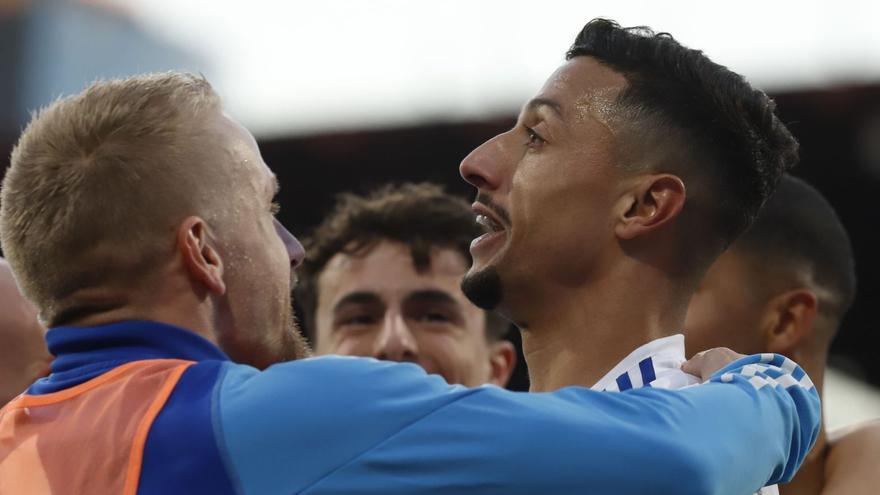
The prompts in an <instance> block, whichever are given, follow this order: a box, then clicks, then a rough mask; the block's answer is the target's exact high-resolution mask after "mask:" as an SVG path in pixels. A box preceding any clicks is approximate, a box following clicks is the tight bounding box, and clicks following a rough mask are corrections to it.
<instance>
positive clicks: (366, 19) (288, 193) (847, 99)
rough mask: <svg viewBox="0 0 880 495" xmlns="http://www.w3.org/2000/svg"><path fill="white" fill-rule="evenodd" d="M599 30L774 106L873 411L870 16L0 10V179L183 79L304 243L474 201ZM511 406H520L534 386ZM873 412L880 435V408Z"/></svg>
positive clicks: (877, 131)
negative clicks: (255, 154)
mask: <svg viewBox="0 0 880 495" xmlns="http://www.w3.org/2000/svg"><path fill="white" fill-rule="evenodd" d="M708 4H712V3H708ZM597 16H606V17H610V18H614V19H616V20H618V21H620V22H621V24H623V25H634V24H647V25H651V26H652V27H655V28H657V29H658V30H667V31H670V32H672V33H673V34H674V35H675V36H676V38H678V39H679V40H681V41H682V42H683V43H685V44H688V45H691V46H693V47H696V48H700V49H703V50H704V51H706V52H707V53H708V54H709V55H710V56H711V57H713V58H714V59H715V60H716V61H718V62H719V63H722V64H725V65H728V66H730V67H731V68H732V69H734V70H736V71H737V72H741V73H743V74H744V75H746V76H747V77H748V78H749V79H750V80H752V81H753V82H754V83H755V84H756V85H757V86H759V87H761V88H762V89H765V90H767V91H768V93H770V94H771V95H772V96H774V98H775V99H776V101H777V102H778V104H779V108H780V115H781V117H782V119H783V120H784V121H785V122H787V123H789V125H790V128H791V130H792V131H793V132H794V134H795V135H796V136H797V137H798V138H799V139H800V142H801V145H802V148H801V150H802V153H801V156H802V162H801V164H800V165H799V166H798V168H797V170H796V171H795V174H796V175H798V176H800V177H803V178H805V179H807V180H808V181H810V182H811V183H812V184H814V185H815V186H816V187H817V188H818V189H819V190H820V191H822V192H823V193H824V194H825V195H826V196H827V198H828V199H829V201H830V202H831V203H832V204H833V205H834V207H835V208H836V209H837V211H838V213H839V214H840V216H841V218H842V220H843V223H844V224H845V226H846V227H847V229H848V230H849V232H850V235H851V237H852V240H853V245H854V249H855V254H856V260H857V263H858V276H859V294H858V298H857V299H856V303H855V306H854V307H853V309H852V311H851V312H850V313H849V315H848V316H847V318H846V320H845V322H844V325H843V329H842V331H841V334H840V336H839V337H838V339H837V341H836V342H835V343H834V345H833V347H832V356H831V363H832V365H833V366H834V368H835V369H836V370H838V371H840V372H841V373H842V376H844V377H849V378H855V379H856V380H857V381H855V382H849V381H848V382H847V383H850V384H855V385H854V386H855V388H853V389H852V390H853V391H854V393H853V394H851V395H850V396H848V397H850V398H853V397H855V398H863V397H868V396H871V397H880V395H877V394H878V392H877V388H876V387H880V359H877V356H878V351H877V349H878V346H880V338H878V335H877V329H876V327H877V316H876V314H875V312H874V311H873V309H874V308H873V304H876V303H877V301H878V295H880V294H878V293H880V266H878V259H877V256H876V255H875V254H874V253H875V251H876V245H877V244H876V242H877V234H878V220H877V213H876V211H875V210H874V209H873V206H874V202H875V201H877V196H878V193H880V31H877V30H876V29H875V26H874V25H873V24H872V19H878V18H880V4H878V3H876V2H869V1H858V0H843V1H838V2H834V3H833V4H828V3H823V2H818V1H807V2H804V1H800V2H794V1H782V2H772V3H769V4H768V2H760V1H754V0H748V1H742V2H737V3H736V4H735V5H730V6H724V7H721V6H717V5H707V3H705V2H698V1H696V0H694V1H690V0H688V1H666V2H648V1H631V2H611V1H592V2H589V1H587V2H583V1H581V2H577V1H568V0H565V1H563V0H555V1H543V2H525V1H502V0H483V1H464V0H453V1H446V2H438V1H430V2H429V1H424V2H406V1H405V0H372V1H370V2H362V1H357V0H328V1H323V2H304V1H294V2H286V3H283V4H282V2H271V1H269V0H254V1H251V2H231V1H229V2H225V1H213V2H209V1H203V0H192V1H187V2H174V1H172V0H130V1H123V0H118V1H111V0H103V1H100V0H91V1H73V0H69V1H65V0H32V1H26V0H0V150H2V154H3V159H2V162H0V163H2V165H3V168H5V165H6V162H7V161H8V156H9V151H10V150H11V148H12V145H13V143H14V141H15V139H16V138H17V135H18V133H19V132H20V130H21V128H22V126H23V125H24V124H25V123H26V122H27V118H28V114H29V112H30V111H32V110H34V109H35V108H38V107H39V106H41V105H44V104H46V103H47V102H49V101H51V100H52V99H53V98H55V97H57V96H58V95H63V94H70V93H72V92H76V91H78V90H79V89H81V88H82V87H83V85H84V84H86V83H87V82H89V81H91V80H94V79H95V78H98V77H113V76H120V75H126V74H134V73H140V72H146V71H152V70H168V69H186V70H192V71H199V72H202V73H204V74H205V75H206V76H207V77H208V78H209V79H210V80H211V81H212V83H214V85H215V87H216V88H217V89H218V91H219V92H220V94H221V95H222V96H223V97H224V100H225V103H226V105H227V108H228V110H229V112H230V113H231V114H232V116H233V117H235V118H237V119H240V120H241V121H243V123H244V124H245V125H246V126H247V127H248V128H249V129H251V130H252V131H253V132H254V134H255V135H256V137H257V139H258V141H259V143H260V147H261V150H262V153H263V157H264V158H265V160H266V162H267V163H268V164H269V165H270V166H271V167H272V168H273V170H274V171H275V172H276V174H277V175H278V177H279V180H280V182H281V184H282V190H281V195H280V202H281V204H282V212H281V214H280V218H281V220H282V222H283V223H284V224H285V225H286V226H287V227H288V228H289V229H290V230H291V231H292V232H294V234H296V235H303V234H304V233H305V232H307V231H308V230H309V229H310V228H311V227H312V226H314V225H315V224H316V223H317V222H318V221H319V220H320V219H321V216H322V215H323V214H324V213H325V212H326V211H327V209H328V208H329V207H330V206H331V205H332V202H333V195H334V194H335V193H338V192H341V191H346V190H355V191H366V190H369V189H370V188H372V187H373V186H375V185H377V184H381V183H384V182H387V181H403V180H431V181H435V182H440V183H443V184H445V185H446V187H447V189H448V190H449V191H451V192H454V193H458V194H461V195H464V196H467V197H470V196H472V194H473V191H472V190H471V188H470V187H469V186H467V185H466V184H465V183H464V182H463V181H462V180H461V179H460V178H459V176H458V170H457V166H458V163H459V162H460V161H461V159H462V158H463V157H464V156H466V155H467V153H468V152H469V151H470V150H472V149H473V148H475V147H476V146H478V145H479V144H480V143H482V142H483V141H484V140H486V139H488V138H489V137H492V136H494V135H495V134H497V133H498V132H501V131H503V130H506V129H508V128H510V126H511V125H512V124H513V122H514V120H515V115H516V113H517V112H518V107H519V105H520V104H522V103H523V102H524V101H526V99H527V98H528V97H530V96H531V95H532V94H533V93H534V92H535V91H536V90H537V89H538V88H539V87H540V85H541V83H542V82H543V80H544V79H545V78H546V77H547V76H548V75H549V74H550V73H551V72H552V70H553V69H554V68H555V67H556V66H557V65H558V64H559V63H560V62H561V61H562V59H563V54H564V51H565V49H566V48H567V46H568V44H569V43H570V41H571V40H572V39H573V37H574V35H575V34H576V32H577V31H578V30H579V28H580V27H581V26H582V25H583V24H584V23H585V22H586V21H587V20H589V19H590V18H593V17H597ZM862 383H863V384H865V385H861V384H862ZM868 384H870V385H868ZM848 386H849V385H848ZM866 387H874V388H873V389H869V388H866ZM511 388H516V389H524V388H527V377H526V375H525V371H524V368H523V367H522V366H520V367H519V368H518V370H517V372H516V374H515V376H514V379H513V381H512V383H511ZM847 400H850V399H847ZM853 400H855V399H853ZM858 400H862V399H858ZM845 406H846V405H845ZM863 406H864V407H863V408H862V409H863V410H864V408H865V407H867V408H868V409H869V410H870V409H871V408H874V409H873V414H871V415H872V416H876V417H880V398H875V399H865V402H864V404H863Z"/></svg>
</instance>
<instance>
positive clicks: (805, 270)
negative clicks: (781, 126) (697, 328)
mask: <svg viewBox="0 0 880 495" xmlns="http://www.w3.org/2000/svg"><path fill="white" fill-rule="evenodd" d="M731 250H732V251H733V252H736V253H739V254H742V255H744V256H746V257H747V258H748V260H749V261H750V265H751V267H752V271H753V272H754V273H755V279H756V283H757V284H760V285H764V286H769V287H768V288H772V287H776V286H777V285H779V284H787V285H789V286H794V285H799V284H801V283H804V282H803V281H802V280H799V274H806V276H807V277H808V281H807V282H806V283H807V284H808V285H810V286H811V288H812V289H814V290H816V292H817V296H818V297H819V312H820V314H822V315H825V316H826V317H828V318H829V319H830V320H831V321H832V322H833V323H834V325H833V326H834V329H833V330H836V327H837V324H838V323H839V321H840V319H841V318H842V317H843V315H844V314H845V313H846V312H847V310H849V308H850V306H851V305H852V303H853V300H854V299H855V296H856V270H855V258H854V256H853V250H852V244H851V242H850V239H849V235H848V234H847V232H846V229H845V228H844V226H843V223H841V221H840V218H838V216H837V213H835V211H834V208H833V207H832V206H831V204H830V203H828V200H826V199H825V198H824V197H823V196H822V194H821V193H820V192H819V191H818V190H816V188H814V187H813V186H811V185H810V184H808V183H806V182H805V181H803V180H801V179H798V178H796V177H792V176H790V175H786V176H784V177H783V179H782V181H780V183H779V187H778V188H777V190H776V193H775V194H774V195H773V196H771V197H770V200H769V201H767V204H766V205H765V206H764V209H763V210H761V213H760V214H759V215H758V219H757V220H756V221H755V223H754V224H753V225H752V227H751V228H750V229H749V230H747V231H746V233H745V234H743V236H742V237H740V238H739V239H738V240H737V241H736V242H735V243H734V244H733V246H731ZM768 277H769V279H768ZM756 290H757V289H756ZM830 336H833V334H832V335H830Z"/></svg>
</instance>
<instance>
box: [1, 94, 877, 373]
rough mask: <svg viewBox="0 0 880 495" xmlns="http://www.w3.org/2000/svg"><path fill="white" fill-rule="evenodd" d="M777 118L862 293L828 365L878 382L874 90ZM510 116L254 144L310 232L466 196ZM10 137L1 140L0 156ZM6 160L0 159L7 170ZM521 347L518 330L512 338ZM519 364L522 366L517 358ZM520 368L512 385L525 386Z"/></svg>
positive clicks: (290, 212)
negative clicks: (349, 210)
mask: <svg viewBox="0 0 880 495" xmlns="http://www.w3.org/2000/svg"><path fill="white" fill-rule="evenodd" d="M775 99H776V101H777V103H778V104H779V112H780V115H781V117H782V119H783V121H785V122H786V123H788V124H789V127H790V129H791V130H792V131H793V132H794V134H795V135H796V136H797V137H798V139H799V140H800V142H801V158H802V160H801V163H800V164H799V165H798V167H797V168H796V169H795V175H798V176H800V177H803V178H804V179H806V180H808V181H809V182H811V183H812V184H813V185H815V186H816V187H817V188H818V189H819V190H820V191H821V192H822V193H823V194H825V196H826V197H827V198H828V200H829V201H830V202H831V204H832V205H833V206H834V207H835V208H836V209H837V212H838V214H839V215H840V217H841V220H842V221H843V223H844V225H845V226H846V228H847V230H848V231H849V233H850V236H851V238H852V242H853V247H854V251H855V255H856V262H857V273H858V277H859V291H858V296H857V298H856V301H855V304H854V306H853V308H852V310H851V311H850V312H849V314H848V315H847V317H846V318H845V320H844V322H843V325H842V329H841V332H840V334H839V336H838V338H837V340H836V341H835V342H834V344H833V346H832V349H831V358H830V361H831V363H832V364H833V365H835V366H836V367H838V368H840V369H842V370H843V371H846V372H847V373H849V374H850V375H853V376H855V377H857V378H862V379H865V380H867V381H869V382H871V383H872V384H874V385H875V386H880V360H878V359H877V349H878V346H880V338H878V335H877V331H876V328H875V327H876V321H877V320H876V317H875V315H874V314H873V313H872V310H871V308H872V306H873V304H877V302H878V300H880V299H878V293H880V266H878V261H877V257H876V256H874V251H875V249H876V239H877V233H878V215H877V212H876V211H875V210H874V209H873V205H874V204H875V202H876V201H877V200H878V197H877V196H878V193H880V149H878V147H880V86H869V87H852V88H838V89H834V90H825V91H813V92H790V93H782V94H777V95H775ZM514 121H515V116H513V115H511V116H510V117H509V118H502V119H493V120H487V121H484V122H469V123H446V124H431V125H420V126H416V127H408V128H397V129H384V130H369V131H362V132H346V133H340V134H322V135H314V136H307V137H290V138H280V139H271V140H261V141H260V148H261V150H262V153H263V158H264V159H265V160H266V163H268V164H269V166H270V167H272V169H273V170H274V171H275V173H276V174H277V175H278V179H279V181H280V182H281V194H280V196H279V202H280V203H281V205H282V210H281V213H280V216H279V218H280V220H281V221H282V222H283V223H284V224H285V225H286V226H287V227H288V229H290V230H291V231H292V232H293V233H294V234H295V235H297V236H303V235H305V234H306V233H308V232H309V230H310V229H311V228H313V227H314V226H315V225H316V224H317V223H318V222H320V220H321V218H322V216H323V215H324V214H325V213H326V212H327V211H328V210H329V209H330V208H331V207H332V205H333V203H334V196H335V195H336V194H337V193H339V192H342V191H356V192H366V191H369V190H371V189H372V188H374V187H375V186H377V185H380V184H383V183H385V182H388V181H397V182H401V181H433V182H438V183H442V184H445V185H446V189H447V191H449V192H452V193H455V194H459V195H462V196H464V197H466V198H472V197H473V189H472V188H471V187H470V186H469V185H467V184H466V183H465V182H464V181H463V180H462V179H461V178H460V177H459V175H458V164H459V162H461V160H462V159H463V158H464V157H465V156H466V155H467V154H468V153H469V152H470V151H471V150H472V149H474V148H475V147H477V146H479V145H480V144H481V143H482V142H483V141H485V140H486V139H489V138H491V137H492V136H494V135H496V134H497V133H499V132H502V131H504V130H507V129H509V128H510V127H511V126H512V125H513V123H514ZM14 139H16V137H15V136H13V135H11V134H8V133H7V135H6V136H5V137H3V138H2V139H0V145H2V149H3V150H4V152H3V155H4V160H6V159H8V156H9V151H10V150H11V147H12V144H13V143H14ZM5 165H6V163H3V168H4V170H5ZM511 336H512V338H513V340H514V341H518V335H516V332H512V335H511ZM521 361H522V360H521ZM527 383H528V382H527V376H526V374H525V369H524V368H523V367H522V366H521V365H520V366H519V367H518V369H517V371H516V373H515V375H514V378H513V380H512V382H511V388H515V389H524V388H527V386H528V385H527Z"/></svg>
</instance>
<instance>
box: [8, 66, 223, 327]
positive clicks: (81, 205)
mask: <svg viewBox="0 0 880 495" xmlns="http://www.w3.org/2000/svg"><path fill="white" fill-rule="evenodd" d="M219 110H220V102H219V98H218V96H217V94H216V93H215V92H214V90H213V89H212V88H211V85H210V84H209V83H208V81H207V80H205V78H204V77H201V76H195V75H192V74H185V73H174V72H170V73H160V74H147V75H142V76H135V77H131V78H126V79H119V80H110V81H98V82H96V83H94V84H92V85H91V86H89V87H88V88H86V89H85V90H84V91H83V92H82V93H80V94H77V95H74V96H71V97H67V98H64V99H59V100H57V101H55V102H54V103H52V104H50V105H49V106H47V107H46V108H43V109H42V110H40V111H39V112H37V113H36V114H35V115H34V116H33V117H32V119H31V121H30V123H29V124H28V126H27V127H26V128H25V130H24V132H23V133H22V135H21V138H20V139H19V141H18V144H17V145H16V146H15V148H14V149H13V151H12V158H11V165H10V167H9V169H8V171H7V173H6V177H5V178H4V180H3V187H2V191H0V201H2V203H0V239H2V245H3V250H4V253H5V255H6V256H7V258H8V260H9V262H10V264H11V265H12V266H13V268H14V269H15V271H16V274H17V276H18V278H19V282H20V283H21V287H22V291H23V292H24V293H25V295H26V296H27V297H28V298H29V299H31V300H32V301H33V302H34V303H35V304H36V305H37V307H38V308H39V310H40V316H41V319H42V320H43V321H44V322H46V323H48V324H50V325H54V324H58V323H59V321H58V320H59V315H60V314H61V313H62V312H65V311H69V310H71V308H69V307H68V306H69V305H70V302H69V300H68V299H69V298H70V296H71V295H73V294H75V293H77V292H78V291H82V290H88V289H90V288H96V287H102V286H104V285H106V284H113V283H120V282H124V283H127V284H137V283H138V282H139V281H142V280H143V279H144V277H145V276H146V275H147V274H148V273H149V272H150V271H151V270H155V263H156V260H158V259H160V256H161V255H162V254H163V253H170V252H171V250H172V249H173V236H172V235H169V234H171V233H173V232H174V227H175V226H176V225H177V223H178V222H179V221H180V220H182V219H183V218H185V217H186V216H187V215H191V214H199V213H203V212H202V210H203V209H204V208H206V207H209V206H208V205H206V204H204V201H203V199H204V198H205V197H207V196H209V194H207V192H206V191H204V189H205V186H204V185H203V181H202V177H203V176H204V175H205V169H204V167H206V166H209V165H210V163H209V162H210V159H209V158H208V157H207V154H206V150H205V149H206V148H210V147H211V146H210V145H209V144H208V143H207V142H206V138H207V137H208V136H207V135H206V133H205V126H204V125H202V123H203V120H202V119H204V117H205V115H206V114H207V113H208V112H210V111H219ZM218 193H219V194H222V192H218Z"/></svg>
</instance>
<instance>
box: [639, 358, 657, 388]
mask: <svg viewBox="0 0 880 495" xmlns="http://www.w3.org/2000/svg"><path fill="white" fill-rule="evenodd" d="M639 371H641V372H642V385H644V386H646V387H647V386H648V385H650V384H651V382H653V381H654V380H656V379H657V375H655V374H654V360H653V359H651V358H650V357H647V358H645V359H642V360H641V361H639Z"/></svg>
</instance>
